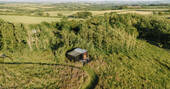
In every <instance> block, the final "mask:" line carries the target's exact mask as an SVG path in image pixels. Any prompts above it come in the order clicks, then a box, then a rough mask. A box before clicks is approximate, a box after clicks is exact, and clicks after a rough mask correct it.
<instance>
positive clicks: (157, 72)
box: [0, 12, 170, 89]
mask: <svg viewBox="0 0 170 89" xmlns="http://www.w3.org/2000/svg"><path fill="white" fill-rule="evenodd" d="M80 14H81V13H80ZM75 16H77V18H78V17H79V14H78V15H76V14H75ZM83 16H86V15H83ZM75 18H76V17H75ZM76 47H80V48H84V49H87V50H88V52H89V55H90V59H91V60H92V61H91V62H90V63H88V64H86V65H85V66H84V67H82V66H81V64H80V63H73V62H71V61H69V60H68V59H67V58H66V57H65V54H66V52H67V51H68V50H70V49H72V48H76ZM0 49H1V53H4V54H6V55H9V56H11V57H12V58H13V59H14V61H11V60H9V59H6V58H5V59H2V58H1V59H0V61H1V62H0V66H2V67H0V68H1V69H0V70H1V71H0V75H3V76H0V88H1V87H2V88H10V87H11V85H9V84H8V81H11V83H12V84H13V85H14V86H15V88H22V87H23V86H22V83H26V82H29V83H28V84H27V85H26V88H42V87H43V88H44V87H47V86H50V87H52V88H61V89H75V88H79V87H81V88H85V89H91V88H96V89H114V88H116V89H133V88H137V89H141V88H142V89H150V88H154V89H169V88H170V85H169V83H168V82H170V77H169V75H170V60H169V59H170V23H169V22H168V20H167V19H165V18H161V17H160V16H156V15H155V16H153V15H146V16H144V15H139V14H119V13H113V12H111V13H105V14H104V15H102V16H90V17H87V18H86V17H85V18H81V19H80V20H75V19H71V20H70V19H69V17H63V18H62V19H61V20H60V21H58V22H57V21H56V22H42V23H40V24H29V25H25V24H14V23H10V22H7V21H4V20H0ZM15 62H17V63H24V62H32V63H33V64H29V65H24V64H20V66H17V65H10V63H15ZM5 63H9V64H8V65H6V64H5ZM34 63H40V64H41V63H57V64H63V65H67V66H68V65H72V66H74V67H76V68H77V67H78V69H75V70H74V69H70V67H69V68H67V67H59V69H58V66H53V67H51V66H40V65H35V64H34ZM27 66H28V67H27ZM32 69H33V70H32ZM74 71H76V72H74ZM76 73H77V74H76ZM55 74H56V75H55ZM20 75H25V76H22V77H19V76H20ZM62 75H63V77H60V76H62ZM72 75H73V76H76V78H73V77H70V76H72ZM1 77H3V78H1ZM27 77H28V78H27ZM29 78H30V80H32V82H31V81H30V80H29ZM44 78H45V79H44ZM66 78H69V79H70V80H67V79H66ZM16 79H17V80H19V81H20V80H22V81H23V82H18V83H15V82H16V81H15V80H16ZM53 79H54V80H53ZM58 79H59V80H58ZM42 80H43V81H44V82H43V81H42ZM62 81H63V82H62ZM70 81H72V83H71V84H70ZM61 82H62V83H61ZM84 82H86V83H84ZM57 84H58V85H57ZM68 84H70V85H69V86H70V87H69V86H68ZM81 84H82V85H81ZM79 85H80V86H79ZM53 86H54V87H53Z"/></svg>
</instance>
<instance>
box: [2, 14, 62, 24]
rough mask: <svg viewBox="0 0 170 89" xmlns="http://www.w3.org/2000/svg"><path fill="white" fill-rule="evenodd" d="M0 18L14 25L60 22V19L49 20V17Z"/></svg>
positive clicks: (7, 16)
mask: <svg viewBox="0 0 170 89" xmlns="http://www.w3.org/2000/svg"><path fill="white" fill-rule="evenodd" d="M0 18H1V19H3V20H5V21H9V22H12V23H24V24H38V23H41V22H43V21H46V22H53V21H59V20H60V18H49V17H30V16H11V15H0Z"/></svg>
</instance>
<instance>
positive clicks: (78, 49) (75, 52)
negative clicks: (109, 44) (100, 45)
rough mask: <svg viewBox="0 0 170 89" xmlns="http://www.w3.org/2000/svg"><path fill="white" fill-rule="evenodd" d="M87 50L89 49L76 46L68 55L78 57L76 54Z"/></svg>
mask: <svg viewBox="0 0 170 89" xmlns="http://www.w3.org/2000/svg"><path fill="white" fill-rule="evenodd" d="M86 52H87V50H85V49H81V48H76V49H74V50H73V51H71V52H69V53H68V55H71V56H74V57H76V56H79V55H81V54H83V53H86Z"/></svg>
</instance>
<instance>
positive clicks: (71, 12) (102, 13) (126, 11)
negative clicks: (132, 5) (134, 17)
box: [45, 10, 152, 16]
mask: <svg viewBox="0 0 170 89" xmlns="http://www.w3.org/2000/svg"><path fill="white" fill-rule="evenodd" d="M76 12H81V11H47V12H45V13H49V14H50V16H57V15H58V14H59V13H60V14H62V15H64V16H69V15H72V14H74V13H76ZM88 12H91V13H92V14H93V15H104V13H110V12H117V13H120V14H124V13H136V14H144V15H146V14H152V12H151V11H136V10H104V11H88Z"/></svg>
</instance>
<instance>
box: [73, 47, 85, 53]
mask: <svg viewBox="0 0 170 89" xmlns="http://www.w3.org/2000/svg"><path fill="white" fill-rule="evenodd" d="M74 51H76V52H79V53H86V52H87V50H85V49H81V48H76V49H74Z"/></svg>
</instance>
